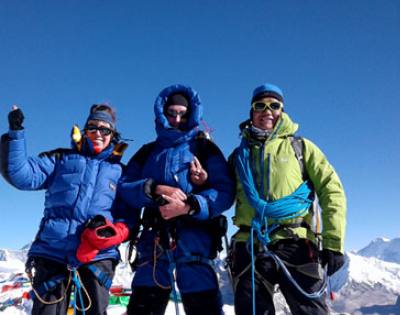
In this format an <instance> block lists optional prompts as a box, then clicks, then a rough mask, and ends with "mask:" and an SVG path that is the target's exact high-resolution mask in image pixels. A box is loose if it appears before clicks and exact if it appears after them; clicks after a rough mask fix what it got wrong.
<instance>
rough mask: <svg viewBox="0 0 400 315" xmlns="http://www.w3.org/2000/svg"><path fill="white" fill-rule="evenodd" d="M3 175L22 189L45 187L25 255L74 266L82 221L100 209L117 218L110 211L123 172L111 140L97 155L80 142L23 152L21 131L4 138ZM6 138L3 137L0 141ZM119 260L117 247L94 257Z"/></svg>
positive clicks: (111, 218) (91, 216)
mask: <svg viewBox="0 0 400 315" xmlns="http://www.w3.org/2000/svg"><path fill="white" fill-rule="evenodd" d="M2 140H3V144H2V163H1V164H2V165H1V166H2V175H3V176H4V177H5V179H6V180H7V181H9V182H10V183H11V184H12V185H13V186H15V187H16V188H18V189H21V190H40V189H44V190H45V191H46V196H45V204H44V207H45V209H44V214H43V218H42V220H41V222H40V227H39V231H38V233H37V235H36V238H35V240H34V241H33V243H32V246H31V248H30V250H29V253H28V255H29V256H30V257H31V256H40V257H46V258H49V259H53V260H56V261H59V262H61V263H66V264H71V265H77V264H78V263H77V260H76V258H75V254H76V249H77V247H78V245H79V243H80V235H81V232H82V231H83V229H84V227H85V224H86V222H87V221H88V220H89V219H91V218H93V217H94V216H95V215H98V214H101V215H103V216H104V217H106V218H107V219H109V220H110V221H115V218H113V217H114V214H113V211H114V210H112V207H113V203H114V200H115V197H116V188H117V184H118V180H119V179H120V176H121V173H122V165H121V164H120V162H119V158H116V157H115V156H114V155H113V147H114V146H113V145H110V146H109V147H108V148H107V149H105V150H104V151H103V152H101V153H100V154H98V155H91V154H89V153H88V152H89V150H88V149H85V148H86V146H83V149H82V150H81V151H82V152H78V151H77V150H76V149H57V150H54V151H50V152H46V153H42V154H40V155H39V156H37V157H27V153H26V145H25V139H24V131H23V130H21V131H9V133H8V136H7V135H4V136H3V137H2ZM4 141H6V142H4ZM104 258H113V259H119V253H118V250H117V249H116V248H111V249H108V250H105V251H101V252H100V253H99V255H97V257H96V259H95V260H100V259H104Z"/></svg>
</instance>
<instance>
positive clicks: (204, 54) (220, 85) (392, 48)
mask: <svg viewBox="0 0 400 315" xmlns="http://www.w3.org/2000/svg"><path fill="white" fill-rule="evenodd" d="M399 30H400V3H399V2H398V1H396V0H386V1H378V0H377V1H305V0H303V1H295V0H293V1H266V0H262V1H261V0H255V1H238V0H237V1H235V0H231V1H216V0H213V1H212V0H202V1H192V0H185V1H183V0H182V1H162V0H160V1H122V0H121V1H100V0H98V1H93V0H87V1H79V0H70V1H53V0H43V1H34V0H27V1H13V0H4V1H1V2H0V130H2V131H3V132H6V131H7V128H8V124H7V113H8V111H9V109H10V108H11V105H12V104H14V103H16V104H18V105H19V106H20V107H21V108H22V109H23V111H24V113H25V116H26V122H25V129H26V137H27V142H28V152H29V154H31V155H36V154H38V153H40V152H42V151H46V150H50V149H54V148H57V147H66V146H68V145H69V133H70V129H71V126H72V125H73V124H74V123H78V124H79V125H81V126H82V125H83V123H84V120H85V118H86V117H87V112H88V109H89V107H90V105H91V104H93V103H96V102H102V101H108V102H111V104H113V105H114V106H115V107H116V108H117V110H118V114H119V120H118V125H119V129H120V131H121V132H122V134H123V136H125V137H127V138H132V139H134V140H135V141H134V142H132V143H131V144H130V147H129V149H128V150H127V152H126V155H125V158H124V161H125V162H127V160H128V159H129V157H130V156H131V155H132V154H133V153H134V152H135V151H136V150H138V149H139V147H140V146H141V145H142V144H144V143H146V142H148V141H151V140H153V139H154V137H155V132H154V115H153V102H154V100H155V98H156V96H157V94H158V93H159V91H160V90H161V89H163V88H164V87H166V86H168V85H170V84H173V83H184V84H188V85H190V86H192V87H193V88H195V89H196V90H197V91H198V92H199V93H200V96H201V99H202V101H203V105H204V109H205V110H204V112H205V115H204V117H205V120H206V122H207V124H208V125H209V126H211V127H212V128H213V129H214V132H213V137H214V139H215V141H216V142H217V144H219V145H220V147H221V148H222V150H223V152H224V153H225V155H228V154H229V153H230V152H231V151H232V150H233V148H234V147H235V146H236V145H238V143H239V138H238V130H239V129H238V124H239V123H240V122H241V121H242V120H244V119H245V118H247V117H248V112H249V99H250V96H251V92H252V90H253V88H254V87H256V86H257V85H260V84H262V83H264V82H272V83H275V84H277V85H279V86H280V87H281V88H282V89H283V90H284V93H285V99H286V105H285V106H286V111H287V112H288V113H289V115H290V116H291V117H292V119H293V120H295V121H296V122H298V123H299V124H300V131H299V134H300V135H302V136H305V137H307V138H309V139H311V140H312V141H314V142H315V143H316V144H318V146H319V147H320V148H321V149H322V150H323V151H324V152H325V154H326V155H327V157H328V159H329V160H330V162H331V163H332V164H333V165H334V167H335V168H336V170H337V172H338V173H339V175H340V177H341V179H342V181H343V184H344V187H345V189H346V193H347V198H348V225H347V239H346V249H347V250H351V249H360V248H362V247H363V246H365V245H366V244H367V243H368V242H369V241H370V240H372V239H374V238H375V237H379V236H385V237H388V238H394V237H399V236H400V233H399V221H400V211H399V210H400V209H399V203H398V199H396V198H397V197H398V195H399V187H400V168H399V165H398V162H399V160H400V159H399V158H400V154H399V153H400V145H399V144H400V140H399V139H400V137H399V136H398V134H397V131H398V126H399V122H398V119H399V116H400V58H399V56H400V39H399V38H400V36H399ZM43 200H44V193H43V192H21V191H17V190H16V189H15V188H12V187H11V186H9V185H8V184H7V183H6V182H5V181H4V180H3V179H0V213H1V223H0V227H1V228H0V248H13V249H17V248H20V247H22V246H23V245H25V244H26V243H28V242H29V241H30V240H31V239H32V238H33V237H34V235H35V233H36V231H37V228H38V224H39V221H40V218H41V216H42V211H43ZM228 214H229V216H231V215H232V212H229V213H228Z"/></svg>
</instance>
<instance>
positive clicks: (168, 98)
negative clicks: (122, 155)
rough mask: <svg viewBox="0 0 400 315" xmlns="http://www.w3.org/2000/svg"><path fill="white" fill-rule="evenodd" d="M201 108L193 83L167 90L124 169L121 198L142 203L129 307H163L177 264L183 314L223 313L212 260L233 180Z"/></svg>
mask: <svg viewBox="0 0 400 315" xmlns="http://www.w3.org/2000/svg"><path fill="white" fill-rule="evenodd" d="M202 109H203V108H202V105H201V103H200V98H199V95H198V94H197V92H196V91H194V90H193V89H192V88H190V87H188V86H185V85H179V84H177V85H172V86H169V87H167V88H165V89H164V90H162V91H161V93H160V94H159V96H158V97H157V99H156V101H155V105H154V111H155V116H156V119H155V124H156V132H157V138H156V140H155V141H154V142H151V143H148V144H145V145H144V146H143V147H142V148H141V149H139V151H138V152H137V153H136V154H135V155H134V156H133V157H132V158H131V160H130V161H129V163H128V165H127V167H126V170H125V172H124V175H123V178H122V184H121V185H120V186H119V193H120V195H121V197H122V199H123V200H124V202H126V203H127V204H129V206H130V207H132V208H135V209H141V208H143V207H144V213H143V215H142V218H143V219H142V222H143V230H142V233H141V235H140V238H139V240H138V242H137V256H136V260H135V262H134V266H133V267H134V269H135V275H134V278H133V282H132V296H131V299H130V302H129V305H128V314H135V315H136V314H164V312H165V308H166V306H167V303H168V300H169V296H170V293H171V290H174V289H173V288H174V285H175V283H174V282H175V279H174V273H173V271H175V274H176V283H177V286H178V288H179V291H180V294H181V297H182V302H183V305H184V309H185V312H186V314H188V315H193V314H211V315H212V314H218V315H219V314H221V313H222V301H221V295H220V292H219V287H218V281H217V277H216V274H215V272H214V269H213V267H212V265H213V259H214V258H215V256H216V253H217V247H218V240H220V238H221V236H220V234H219V233H220V227H219V225H218V222H219V220H218V219H219V218H220V214H221V213H222V212H223V211H225V210H227V209H228V208H229V207H230V206H231V205H232V202H233V198H234V183H233V180H232V179H231V177H230V174H229V169H228V164H227V162H226V160H225V158H224V156H223V154H222V153H221V151H220V150H219V148H218V147H217V146H216V145H215V144H214V143H213V142H211V141H210V140H209V139H207V137H206V136H205V133H204V132H202V131H200V129H199V126H200V122H201V119H202ZM137 211H139V210H137Z"/></svg>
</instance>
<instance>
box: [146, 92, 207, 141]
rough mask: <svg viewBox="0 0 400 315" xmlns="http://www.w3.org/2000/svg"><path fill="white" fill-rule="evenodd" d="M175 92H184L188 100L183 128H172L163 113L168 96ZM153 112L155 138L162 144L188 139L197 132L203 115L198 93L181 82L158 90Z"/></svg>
mask: <svg viewBox="0 0 400 315" xmlns="http://www.w3.org/2000/svg"><path fill="white" fill-rule="evenodd" d="M175 93H181V94H184V95H185V96H186V97H187V99H188V101H189V106H188V112H189V113H188V120H187V125H186V128H185V130H179V129H174V128H172V127H171V125H170V124H169V123H168V119H167V117H165V114H164V106H165V104H166V102H167V99H168V96H169V95H171V94H175ZM154 114H155V116H156V119H155V123H156V132H157V135H158V138H157V140H158V141H159V142H161V143H163V144H164V145H172V144H175V143H180V142H183V141H187V140H189V139H190V138H191V137H193V136H194V134H196V133H197V130H198V127H199V125H200V122H201V119H202V116H203V106H202V105H201V101H200V97H199V95H198V93H197V92H196V91H195V90H193V89H192V88H190V87H189V86H186V85H182V84H175V85H171V86H169V87H167V88H165V89H164V90H162V91H161V92H160V94H159V95H158V97H157V98H156V101H155V103H154Z"/></svg>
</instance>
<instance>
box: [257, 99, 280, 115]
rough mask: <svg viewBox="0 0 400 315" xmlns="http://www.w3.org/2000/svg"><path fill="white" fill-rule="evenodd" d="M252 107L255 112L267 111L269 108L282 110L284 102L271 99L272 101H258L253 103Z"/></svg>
mask: <svg viewBox="0 0 400 315" xmlns="http://www.w3.org/2000/svg"><path fill="white" fill-rule="evenodd" d="M251 107H252V108H253V110H254V111H255V112H259V113H261V112H265V111H266V110H267V109H269V110H271V111H274V110H280V109H282V108H283V103H282V102H279V101H277V100H271V101H262V100H261V101H256V102H254V103H253V104H251Z"/></svg>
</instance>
